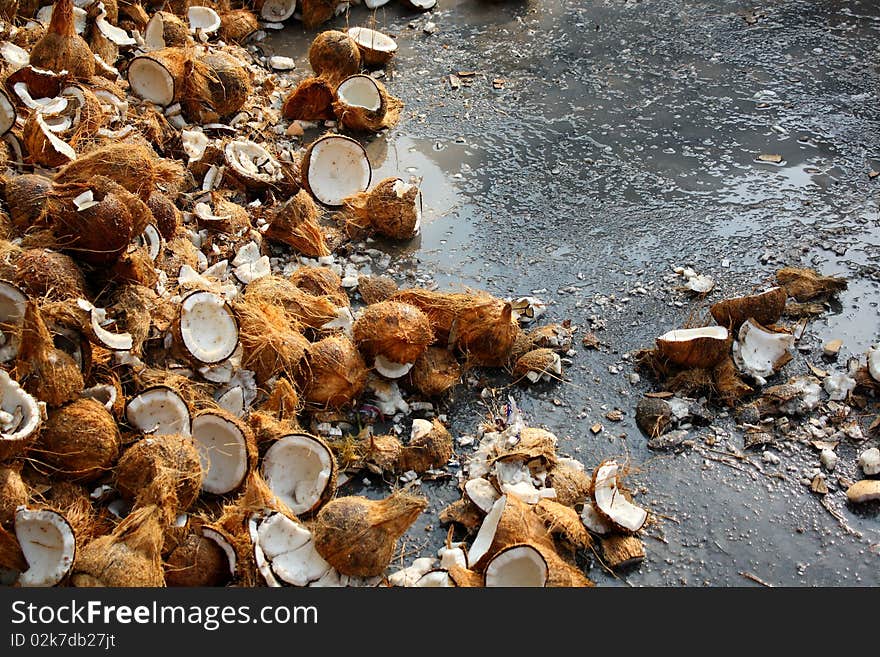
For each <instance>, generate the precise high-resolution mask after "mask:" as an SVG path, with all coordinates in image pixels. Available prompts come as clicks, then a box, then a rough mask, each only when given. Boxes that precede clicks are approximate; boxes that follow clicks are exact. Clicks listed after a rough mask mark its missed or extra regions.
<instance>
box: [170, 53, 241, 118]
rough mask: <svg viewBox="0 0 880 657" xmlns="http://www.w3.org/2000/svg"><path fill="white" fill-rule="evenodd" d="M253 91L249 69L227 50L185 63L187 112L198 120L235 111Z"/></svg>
mask: <svg viewBox="0 0 880 657" xmlns="http://www.w3.org/2000/svg"><path fill="white" fill-rule="evenodd" d="M252 91H253V87H252V85H251V79H250V75H249V74H248V72H247V69H245V68H244V67H243V66H242V65H241V64H240V63H239V62H238V60H237V59H236V58H235V57H233V56H231V55H229V54H227V53H225V52H222V51H219V50H215V51H212V52H209V53H207V54H205V55H202V56H201V57H199V58H198V59H195V58H189V59H188V60H187V61H186V63H185V65H184V84H183V91H182V95H181V99H180V101H181V106H182V108H183V113H184V115H185V116H186V117H187V118H188V119H190V120H191V121H195V122H196V123H214V122H217V121H219V120H221V119H223V118H224V117H227V116H231V115H233V114H235V113H236V112H238V111H239V110H240V109H241V108H242V107H244V104H245V103H246V102H247V100H248V98H249V97H250V96H251V93H252Z"/></svg>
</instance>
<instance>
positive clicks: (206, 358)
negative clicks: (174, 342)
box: [174, 291, 239, 365]
mask: <svg viewBox="0 0 880 657" xmlns="http://www.w3.org/2000/svg"><path fill="white" fill-rule="evenodd" d="M174 333H175V336H176V337H177V339H178V342H179V344H180V346H181V347H182V348H183V349H184V350H185V352H186V354H187V356H188V357H189V358H191V359H192V360H193V361H194V362H195V363H198V364H201V365H213V364H216V363H222V362H223V361H225V360H226V359H227V358H229V357H230V356H232V354H233V353H234V352H235V350H236V349H237V348H238V345H239V338H238V320H237V318H236V316H235V313H233V312H232V308H230V307H229V304H228V303H226V301H224V300H223V298H222V297H220V296H218V295H216V294H214V293H212V292H202V291H195V292H191V293H190V294H188V295H187V296H185V297H184V298H183V300H182V301H181V302H180V312H179V314H178V317H177V320H176V322H175V326H174Z"/></svg>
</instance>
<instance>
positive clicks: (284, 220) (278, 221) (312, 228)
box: [264, 189, 330, 258]
mask: <svg viewBox="0 0 880 657" xmlns="http://www.w3.org/2000/svg"><path fill="white" fill-rule="evenodd" d="M264 235H265V236H266V237H268V238H269V239H270V240H274V241H276V242H281V243H282V244H287V245H288V246H290V247H292V248H293V249H296V250H297V251H299V252H300V253H302V254H303V255H305V256H308V257H310V258H321V257H324V256H328V255H330V249H328V248H327V243H326V242H325V240H324V235H323V233H322V232H321V227H320V226H319V225H318V208H317V206H316V205H315V202H314V201H313V200H312V197H311V195H310V194H309V193H308V192H307V191H305V190H304V189H302V190H300V191H299V192H298V193H297V194H296V195H294V196H292V197H291V198H290V199H289V200H287V201H286V202H285V203H283V204H282V205H280V206H279V207H278V208H277V209H275V210H274V211H272V212H271V214H270V215H269V226H268V228H267V229H266V231H265V233H264Z"/></svg>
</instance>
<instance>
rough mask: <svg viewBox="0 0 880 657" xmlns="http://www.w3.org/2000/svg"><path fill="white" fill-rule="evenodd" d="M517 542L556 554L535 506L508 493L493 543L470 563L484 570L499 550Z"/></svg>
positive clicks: (477, 568)
mask: <svg viewBox="0 0 880 657" xmlns="http://www.w3.org/2000/svg"><path fill="white" fill-rule="evenodd" d="M517 543H530V544H532V545H534V546H535V547H541V548H544V549H546V550H548V551H550V552H553V553H554V554H555V551H556V550H555V547H554V544H553V537H552V535H551V534H550V532H549V531H548V530H547V527H546V525H545V524H544V521H543V520H542V519H541V518H540V517H539V516H538V514H537V513H536V512H535V507H533V506H531V505H529V504H526V503H525V502H523V501H522V500H520V499H519V498H518V497H517V496H516V495H511V494H508V495H507V496H506V503H505V506H504V511H503V512H502V513H501V519H500V520H499V522H498V527H497V529H496V530H495V536H494V538H493V540H492V544H491V545H490V546H489V549H488V550H487V551H486V553H485V554H484V555H482V556H481V557H480V558H479V560H478V561H477V562H476V563H473V564H469V565H470V567H471V568H474V569H476V570H477V571H479V572H482V571H483V569H485V567H486V565H487V564H488V563H489V562H490V561H491V560H492V557H494V556H495V555H496V554H498V552H500V551H501V550H502V549H504V548H506V547H509V546H511V545H515V544H517ZM542 554H543V552H542Z"/></svg>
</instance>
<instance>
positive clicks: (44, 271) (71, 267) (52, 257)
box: [12, 249, 88, 301]
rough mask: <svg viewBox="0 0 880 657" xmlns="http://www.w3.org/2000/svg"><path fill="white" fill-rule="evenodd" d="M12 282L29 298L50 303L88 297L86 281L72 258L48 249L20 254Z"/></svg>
mask: <svg viewBox="0 0 880 657" xmlns="http://www.w3.org/2000/svg"><path fill="white" fill-rule="evenodd" d="M12 280H13V282H14V283H16V284H17V285H18V286H19V287H20V288H21V289H22V290H24V291H25V292H26V293H27V294H28V295H29V296H31V297H36V298H43V299H48V300H50V301H64V300H65V299H79V298H87V297H88V294H87V292H86V279H85V277H84V276H83V273H82V271H80V268H79V267H77V265H76V262H74V260H73V258H71V257H70V256H68V255H65V254H63V253H58V252H57V251H52V250H49V249H27V250H25V251H22V253H21V255H20V256H19V257H18V260H17V261H16V263H15V276H14V278H13V279H12Z"/></svg>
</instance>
